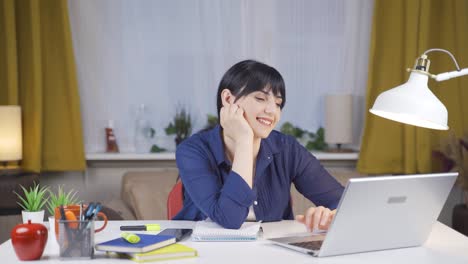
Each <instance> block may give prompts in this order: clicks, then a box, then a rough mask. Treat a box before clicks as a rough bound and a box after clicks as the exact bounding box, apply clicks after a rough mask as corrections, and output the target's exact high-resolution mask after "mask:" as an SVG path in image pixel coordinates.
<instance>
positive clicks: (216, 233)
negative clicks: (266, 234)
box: [192, 220, 261, 241]
mask: <svg viewBox="0 0 468 264" xmlns="http://www.w3.org/2000/svg"><path fill="white" fill-rule="evenodd" d="M260 224H261V223H260V222H245V223H243V224H242V226H241V228H239V229H226V228H223V227H222V226H220V225H218V224H217V223H215V222H212V221H211V220H206V221H199V222H197V223H196V225H195V228H194V230H193V233H192V240H193V241H254V240H256V239H257V236H258V234H259V232H260V230H261V229H260Z"/></svg>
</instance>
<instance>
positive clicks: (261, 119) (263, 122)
mask: <svg viewBox="0 0 468 264" xmlns="http://www.w3.org/2000/svg"><path fill="white" fill-rule="evenodd" d="M257 121H258V122H259V123H260V124H262V125H264V126H268V127H269V126H271V124H272V123H273V122H272V121H271V120H268V119H264V118H258V117H257Z"/></svg>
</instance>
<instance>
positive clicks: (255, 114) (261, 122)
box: [235, 88, 283, 138]
mask: <svg viewBox="0 0 468 264" xmlns="http://www.w3.org/2000/svg"><path fill="white" fill-rule="evenodd" d="M282 101H283V99H282V98H281V96H280V95H274V94H273V92H272V91H271V89H267V88H265V89H263V90H262V91H256V92H253V93H250V94H248V95H246V96H243V97H241V98H239V99H238V100H237V101H236V102H235V103H236V104H238V105H239V106H240V107H241V108H242V109H244V116H245V119H246V120H247V122H248V123H249V125H250V127H251V128H252V130H253V132H254V136H255V137H258V138H266V137H268V135H269V134H270V132H271V131H272V130H273V128H274V127H275V126H276V124H277V123H278V122H279V120H280V118H281V107H280V106H281V103H282Z"/></svg>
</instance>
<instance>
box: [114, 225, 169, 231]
mask: <svg viewBox="0 0 468 264" xmlns="http://www.w3.org/2000/svg"><path fill="white" fill-rule="evenodd" d="M160 229H161V227H160V226H159V224H146V225H134V226H121V227H120V231H159V230H160Z"/></svg>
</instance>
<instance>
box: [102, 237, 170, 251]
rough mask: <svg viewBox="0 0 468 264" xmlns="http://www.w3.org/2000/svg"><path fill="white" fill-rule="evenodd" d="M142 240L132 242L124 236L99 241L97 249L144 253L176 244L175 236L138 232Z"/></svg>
mask: <svg viewBox="0 0 468 264" xmlns="http://www.w3.org/2000/svg"><path fill="white" fill-rule="evenodd" d="M138 236H139V237H140V241H139V242H138V243H135V244H132V243H130V242H128V241H126V240H125V239H123V238H122V237H119V238H116V239H112V240H109V241H107V242H103V243H99V244H97V245H96V246H95V248H96V250H101V251H113V252H122V253H144V252H148V251H151V250H155V249H158V248H162V247H164V246H167V245H170V244H174V243H175V242H176V238H175V236H164V235H147V234H138Z"/></svg>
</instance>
